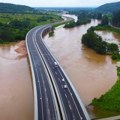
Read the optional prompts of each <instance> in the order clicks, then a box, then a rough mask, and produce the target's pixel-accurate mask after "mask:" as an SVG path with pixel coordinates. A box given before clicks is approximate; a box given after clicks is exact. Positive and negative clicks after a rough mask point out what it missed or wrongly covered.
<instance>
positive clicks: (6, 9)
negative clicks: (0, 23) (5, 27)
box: [0, 3, 35, 13]
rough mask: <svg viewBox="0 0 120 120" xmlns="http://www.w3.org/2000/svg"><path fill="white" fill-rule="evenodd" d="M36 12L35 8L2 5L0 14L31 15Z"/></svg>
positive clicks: (0, 4)
mask: <svg viewBox="0 0 120 120" xmlns="http://www.w3.org/2000/svg"><path fill="white" fill-rule="evenodd" d="M34 11H35V9H34V8H31V7H28V6H24V5H14V4H9V3H0V13H30V12H34Z"/></svg>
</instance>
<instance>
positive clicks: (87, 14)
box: [64, 9, 102, 28]
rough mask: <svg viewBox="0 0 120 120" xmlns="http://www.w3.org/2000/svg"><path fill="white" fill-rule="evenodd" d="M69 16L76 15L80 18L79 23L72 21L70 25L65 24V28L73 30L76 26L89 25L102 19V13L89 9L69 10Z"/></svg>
mask: <svg viewBox="0 0 120 120" xmlns="http://www.w3.org/2000/svg"><path fill="white" fill-rule="evenodd" d="M69 14H74V15H76V16H77V17H78V20H77V22H74V21H71V22H69V23H66V24H65V26H64V27H65V28H72V27H75V26H79V25H83V24H87V23H90V21H91V19H92V18H93V19H101V18H102V14H101V13H97V12H93V10H89V9H85V10H82V9H78V10H75V11H73V10H69Z"/></svg>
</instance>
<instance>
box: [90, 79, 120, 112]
mask: <svg viewBox="0 0 120 120" xmlns="http://www.w3.org/2000/svg"><path fill="white" fill-rule="evenodd" d="M92 105H94V106H97V107H98V108H101V109H106V110H110V111H118V112H120V79H119V80H118V81H117V82H116V84H115V85H114V86H113V87H112V88H111V89H110V90H109V91H108V92H107V93H105V94H104V95H102V96H101V97H100V98H99V99H94V100H93V101H92Z"/></svg>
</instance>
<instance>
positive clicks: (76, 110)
mask: <svg viewBox="0 0 120 120" xmlns="http://www.w3.org/2000/svg"><path fill="white" fill-rule="evenodd" d="M50 28H51V26H50V25H45V26H40V27H36V28H33V29H32V30H31V31H30V32H29V33H28V34H27V37H26V46H27V50H28V53H29V59H30V61H31V62H30V63H31V67H32V69H33V70H32V74H33V75H34V82H35V84H34V88H35V87H36V89H34V95H35V94H36V96H35V97H36V99H35V100H36V101H35V102H37V105H36V104H35V105H36V107H35V108H36V109H37V110H35V111H36V112H37V114H35V113H34V114H35V116H36V117H35V120H59V119H61V120H90V118H89V116H88V114H87V112H86V109H85V107H84V105H83V103H82V102H81V99H80V98H79V97H78V95H77V93H76V91H75V89H74V87H73V85H72V83H71V82H70V80H69V78H68V77H67V75H66V74H65V73H64V71H63V69H62V68H61V66H60V64H59V63H58V62H57V60H56V59H55V57H54V56H53V55H52V53H51V52H50V50H49V49H48V48H47V46H46V44H45V43H44V41H43V39H42V37H43V35H44V34H45V33H47V30H48V29H50ZM35 85H36V86H35ZM36 91H37V93H36ZM37 116H38V117H37Z"/></svg>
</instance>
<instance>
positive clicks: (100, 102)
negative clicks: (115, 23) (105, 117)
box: [91, 26, 120, 115]
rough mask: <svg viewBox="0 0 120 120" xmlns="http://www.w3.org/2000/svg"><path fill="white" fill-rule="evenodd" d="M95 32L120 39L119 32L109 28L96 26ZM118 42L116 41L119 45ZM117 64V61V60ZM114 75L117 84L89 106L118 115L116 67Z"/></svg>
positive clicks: (119, 99)
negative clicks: (106, 33)
mask: <svg viewBox="0 0 120 120" xmlns="http://www.w3.org/2000/svg"><path fill="white" fill-rule="evenodd" d="M95 29H96V30H100V31H101V30H102V31H104V30H105V31H110V32H113V33H114V34H115V35H117V37H119V38H120V30H118V29H116V28H113V27H111V26H97V27H95ZM119 42H120V41H118V44H119ZM118 63H119V60H118ZM116 71H117V72H116V74H117V75H118V80H117V82H116V83H115V84H114V85H113V87H112V88H111V89H109V90H108V91H107V92H106V93H105V94H104V95H102V96H101V97H100V98H98V99H97V98H95V99H94V100H93V101H92V103H91V105H93V106H95V107H97V108H98V109H101V110H108V111H111V112H112V111H113V112H117V114H118V115H119V114H120V104H119V103H120V93H119V91H120V74H119V73H120V68H119V67H118V68H117V70H116Z"/></svg>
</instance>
